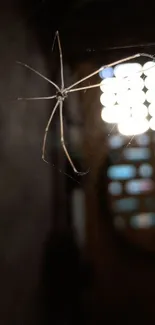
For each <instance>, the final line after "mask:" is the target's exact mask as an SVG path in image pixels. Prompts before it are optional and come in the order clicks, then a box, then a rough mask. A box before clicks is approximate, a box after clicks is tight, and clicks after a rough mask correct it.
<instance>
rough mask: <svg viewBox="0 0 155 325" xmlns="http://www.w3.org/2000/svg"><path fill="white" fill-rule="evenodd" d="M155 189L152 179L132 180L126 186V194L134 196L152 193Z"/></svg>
mask: <svg viewBox="0 0 155 325" xmlns="http://www.w3.org/2000/svg"><path fill="white" fill-rule="evenodd" d="M153 188H154V182H153V181H152V180H151V179H134V180H133V179H132V180H131V181H128V182H127V183H126V185H125V189H126V192H127V193H128V194H132V195H133V194H134V195H136V194H142V193H146V192H150V191H152V190H153Z"/></svg>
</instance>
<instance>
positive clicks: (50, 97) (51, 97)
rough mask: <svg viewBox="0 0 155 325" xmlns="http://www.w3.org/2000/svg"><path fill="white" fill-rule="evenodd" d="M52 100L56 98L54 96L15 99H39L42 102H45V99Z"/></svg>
mask: <svg viewBox="0 0 155 325" xmlns="http://www.w3.org/2000/svg"><path fill="white" fill-rule="evenodd" d="M53 98H56V95H55V96H48V97H28V98H22V97H21V98H20V97H19V98H17V100H40V99H43V100H47V99H53Z"/></svg>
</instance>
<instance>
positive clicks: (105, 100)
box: [100, 92, 117, 106]
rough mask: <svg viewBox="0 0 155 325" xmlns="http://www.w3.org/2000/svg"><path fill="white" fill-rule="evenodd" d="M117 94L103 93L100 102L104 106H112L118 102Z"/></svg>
mask: <svg viewBox="0 0 155 325" xmlns="http://www.w3.org/2000/svg"><path fill="white" fill-rule="evenodd" d="M116 100H117V98H116V95H115V94H113V93H110V92H106V93H103V94H102V95H101V96H100V102H101V104H102V105H103V106H112V105H114V104H115V103H116Z"/></svg>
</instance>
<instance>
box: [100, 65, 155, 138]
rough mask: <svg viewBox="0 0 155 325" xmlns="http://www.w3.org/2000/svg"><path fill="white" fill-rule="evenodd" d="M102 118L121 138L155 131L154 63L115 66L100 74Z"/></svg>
mask: <svg viewBox="0 0 155 325" xmlns="http://www.w3.org/2000/svg"><path fill="white" fill-rule="evenodd" d="M100 77H101V78H102V81H101V85H100V89H101V91H102V94H101V96H100V102H101V104H102V106H103V108H102V111H101V117H102V119H103V121H105V122H107V123H114V124H117V125H118V130H119V132H120V133H121V134H123V135H126V136H128V135H131V136H132V135H138V134H142V133H145V132H146V131H147V130H148V129H149V128H150V129H152V130H155V91H154V88H155V63H154V62H151V61H148V62H146V63H145V64H144V65H143V66H142V65H141V64H139V63H123V64H118V65H117V66H115V67H114V68H111V67H110V68H105V69H103V70H102V71H101V72H100Z"/></svg>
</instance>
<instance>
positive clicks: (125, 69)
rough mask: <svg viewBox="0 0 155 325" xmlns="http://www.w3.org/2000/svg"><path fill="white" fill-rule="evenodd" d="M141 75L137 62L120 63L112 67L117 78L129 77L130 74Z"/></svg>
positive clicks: (140, 68)
mask: <svg viewBox="0 0 155 325" xmlns="http://www.w3.org/2000/svg"><path fill="white" fill-rule="evenodd" d="M135 74H136V75H137V76H141V75H142V66H141V64H139V63H122V64H118V65H116V67H115V68H114V75H115V76H116V77H118V78H124V77H129V76H132V75H135Z"/></svg>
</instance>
